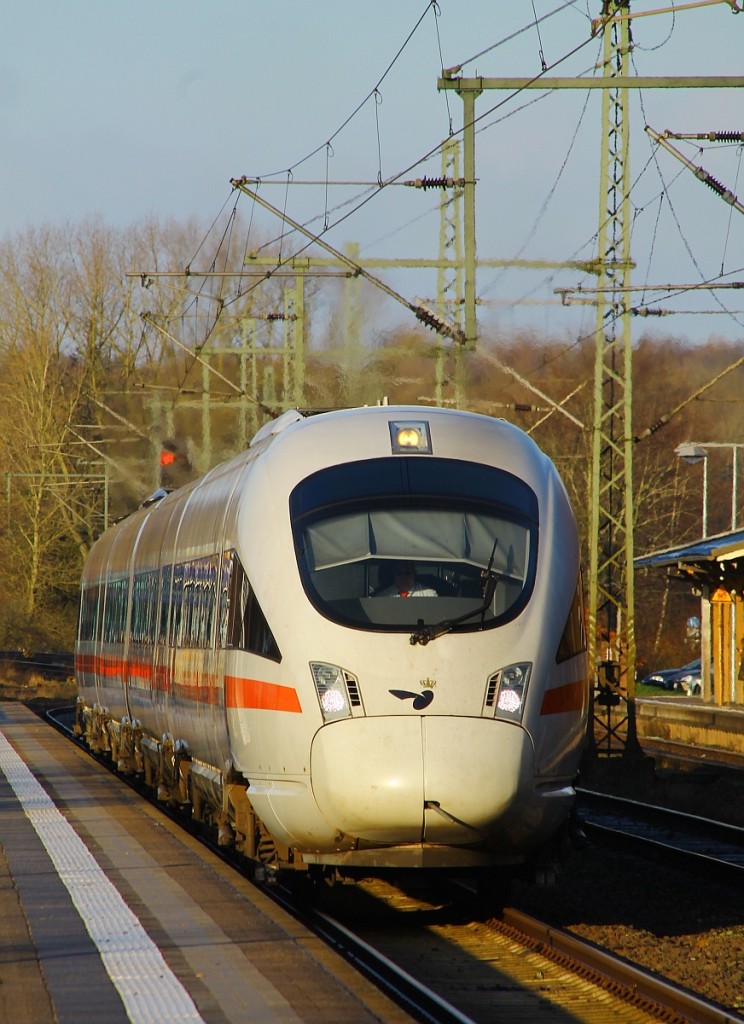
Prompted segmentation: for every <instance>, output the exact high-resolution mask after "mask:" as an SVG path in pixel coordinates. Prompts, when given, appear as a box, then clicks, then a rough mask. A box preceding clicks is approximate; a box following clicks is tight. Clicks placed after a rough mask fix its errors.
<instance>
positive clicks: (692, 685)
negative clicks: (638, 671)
mask: <svg viewBox="0 0 744 1024" xmlns="http://www.w3.org/2000/svg"><path fill="white" fill-rule="evenodd" d="M710 668H711V672H712V671H713V664H712V663H711V666H710ZM641 682H642V683H645V684H646V685H647V686H658V687H660V688H661V689H662V690H680V691H682V693H686V694H687V695H688V697H694V696H697V694H699V693H701V692H702V689H703V683H702V663H701V661H700V658H695V659H694V661H689V662H688V663H687V664H686V665H682V666H681V667H680V668H662V669H659V670H658V671H657V672H650V673H649V674H648V675H647V676H645V677H644V678H643V679H642V680H641Z"/></svg>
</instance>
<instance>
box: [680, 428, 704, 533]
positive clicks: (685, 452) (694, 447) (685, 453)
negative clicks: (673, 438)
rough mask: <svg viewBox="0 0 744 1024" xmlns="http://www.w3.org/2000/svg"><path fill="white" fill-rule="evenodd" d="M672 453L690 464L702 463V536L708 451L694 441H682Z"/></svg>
mask: <svg viewBox="0 0 744 1024" xmlns="http://www.w3.org/2000/svg"><path fill="white" fill-rule="evenodd" d="M674 454H675V455H677V456H679V458H680V459H682V460H683V462H686V463H687V464H688V465H690V466H694V465H695V464H696V463H698V462H701V461H702V463H703V537H706V536H707V534H708V452H707V450H706V449H705V448H704V446H703V445H701V444H696V443H695V441H683V442H682V444H678V445H677V447H676V448H675V449H674Z"/></svg>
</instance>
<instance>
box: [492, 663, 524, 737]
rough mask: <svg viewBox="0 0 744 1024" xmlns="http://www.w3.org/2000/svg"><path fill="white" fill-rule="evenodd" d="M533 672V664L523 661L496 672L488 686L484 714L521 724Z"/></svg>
mask: <svg viewBox="0 0 744 1024" xmlns="http://www.w3.org/2000/svg"><path fill="white" fill-rule="evenodd" d="M531 671H532V663H531V662H529V661H522V662H519V663H517V664H516V665H507V666H506V667H505V668H500V669H499V670H498V671H497V672H494V674H493V675H492V676H491V677H490V679H489V680H488V685H487V686H486V699H485V701H484V706H483V711H484V714H492V715H493V717H494V718H505V719H508V720H510V721H512V722H521V721H522V715H523V714H524V702H525V699H526V697H527V685H528V683H529V681H530V673H531Z"/></svg>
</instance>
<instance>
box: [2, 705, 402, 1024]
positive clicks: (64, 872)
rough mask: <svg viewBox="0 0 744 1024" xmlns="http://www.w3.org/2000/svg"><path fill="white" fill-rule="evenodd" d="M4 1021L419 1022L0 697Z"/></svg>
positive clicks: (144, 1023) (38, 721)
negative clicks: (3, 701)
mask: <svg viewBox="0 0 744 1024" xmlns="http://www.w3.org/2000/svg"><path fill="white" fill-rule="evenodd" d="M0 807H1V808H2V817H1V818H0V1024H79V1022H80V1021H82V1020H91V1021H95V1024H123V1022H126V1021H130V1022H133V1024H160V1022H162V1024H165V1022H168V1024H174V1022H178V1024H192V1022H193V1024H199V1022H205V1024H253V1022H257V1024H343V1022H348V1024H372V1022H376V1024H380V1022H386V1024H404V1022H406V1024H408V1022H410V1020H411V1018H410V1017H409V1016H407V1015H406V1014H405V1013H404V1012H403V1011H402V1010H401V1009H399V1008H398V1007H397V1006H395V1005H394V1004H393V1003H391V1002H390V1001H389V1000H388V999H387V998H386V997H385V996H384V995H382V994H381V993H380V992H378V991H377V989H375V988H374V986H372V985H371V984H370V983H369V982H368V981H367V980H366V979H364V978H363V977H362V976H361V975H360V974H358V972H356V971H355V970H354V969H353V968H352V967H350V966H349V965H348V964H346V963H345V962H344V961H343V960H342V959H341V958H340V957H339V956H337V955H336V954H335V953H333V952H332V951H331V950H329V949H328V948H327V947H326V946H325V945H324V944H323V943H322V942H321V940H320V939H317V938H316V937H315V936H313V935H312V934H311V933H310V932H308V931H307V930H306V929H305V928H304V927H303V926H302V925H301V924H299V923H298V922H297V921H295V920H294V919H293V918H291V917H289V916H288V915H286V914H285V913H284V912H283V911H282V910H281V909H280V908H278V907H277V906H276V905H275V904H274V903H273V902H272V901H271V900H270V899H269V898H268V897H267V896H266V895H265V894H264V893H262V892H261V891H260V890H259V889H257V888H256V887H254V886H253V885H251V883H250V882H248V881H246V880H244V879H242V878H241V877H240V876H239V875H237V874H236V873H235V872H234V871H232V870H231V869H230V868H229V867H228V866H226V865H225V864H223V863H222V861H221V860H220V859H219V858H218V857H216V856H214V855H213V854H211V853H210V852H209V851H208V850H206V849H205V848H204V847H203V846H201V844H199V843H198V842H197V841H196V840H194V839H192V838H191V837H190V836H188V835H187V834H186V833H183V832H181V830H180V829H178V827H177V826H176V825H175V824H173V823H171V822H170V821H169V820H168V818H166V817H165V816H164V815H162V814H160V813H159V812H158V810H157V808H153V807H151V806H150V805H149V804H148V803H147V802H146V801H144V800H142V799H141V798H140V797H139V796H138V795H137V794H136V793H134V792H133V791H132V790H131V789H130V788H129V787H127V786H126V785H125V783H124V782H123V781H122V780H120V779H117V778H116V777H115V776H113V775H111V774H110V773H109V772H107V771H106V770H105V769H104V768H103V767H101V766H100V765H98V764H96V762H94V761H93V760H91V759H90V758H89V757H88V756H87V754H86V753H85V752H84V751H82V750H81V749H79V748H78V747H77V746H76V745H75V744H73V743H71V742H69V741H67V740H66V739H65V738H64V737H63V736H62V735H60V734H59V733H57V732H56V731H55V730H54V729H53V728H51V727H50V726H48V725H46V724H45V723H44V722H43V721H42V720H41V719H39V718H38V717H37V716H36V715H34V714H33V713H32V712H31V711H30V710H29V709H28V708H26V707H24V706H23V705H21V704H15V703H4V704H0Z"/></svg>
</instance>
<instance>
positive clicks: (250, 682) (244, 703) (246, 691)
mask: <svg viewBox="0 0 744 1024" xmlns="http://www.w3.org/2000/svg"><path fill="white" fill-rule="evenodd" d="M225 707H228V708H260V709H261V710H263V711H294V712H298V713H301V712H302V708H301V706H300V698H299V697H298V696H297V690H295V689H294V688H293V687H291V686H280V685H279V684H278V683H266V682H263V681H262V680H260V679H241V678H240V677H239V676H225Z"/></svg>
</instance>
